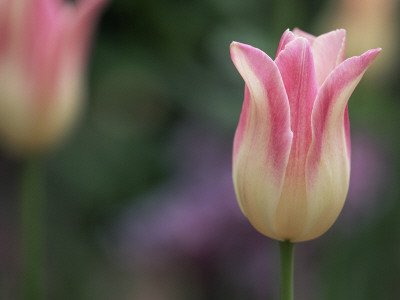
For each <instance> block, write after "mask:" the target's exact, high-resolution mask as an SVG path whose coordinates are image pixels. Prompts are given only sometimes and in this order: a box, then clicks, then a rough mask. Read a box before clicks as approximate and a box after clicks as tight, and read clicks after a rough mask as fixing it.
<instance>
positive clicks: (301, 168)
mask: <svg viewBox="0 0 400 300" xmlns="http://www.w3.org/2000/svg"><path fill="white" fill-rule="evenodd" d="M276 64H277V66H278V68H279V71H280V73H281V75H282V79H283V82H284V85H285V89H286V93H287V95H288V99H289V105H290V126H291V130H292V132H293V142H292V146H291V150H290V156H289V162H288V165H287V168H286V173H285V181H284V186H283V191H282V195H281V198H280V200H279V204H278V208H277V212H276V219H275V226H276V230H277V232H278V234H279V235H280V236H283V237H285V238H286V239H288V240H290V239H293V238H295V237H296V236H297V235H298V234H300V233H301V232H302V229H303V226H304V224H305V219H306V215H307V195H306V184H305V163H306V159H307V153H308V149H309V147H310V144H311V138H312V136H311V112H312V108H313V104H314V100H315V97H316V95H317V91H318V83H317V80H316V76H315V69H314V59H313V55H312V51H311V47H310V44H309V42H308V41H307V40H306V39H305V38H296V39H295V40H294V41H292V42H290V43H289V44H288V45H287V46H286V47H285V49H284V50H283V51H281V52H280V54H279V55H278V57H277V59H276Z"/></svg>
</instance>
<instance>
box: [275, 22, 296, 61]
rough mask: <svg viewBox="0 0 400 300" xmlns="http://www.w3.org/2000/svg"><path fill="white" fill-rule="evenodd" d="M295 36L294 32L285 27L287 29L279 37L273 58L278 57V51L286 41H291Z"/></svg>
mask: <svg viewBox="0 0 400 300" xmlns="http://www.w3.org/2000/svg"><path fill="white" fill-rule="evenodd" d="M295 38H296V37H295V36H294V34H293V33H292V32H291V31H290V30H289V29H287V30H286V31H285V32H284V33H283V34H282V37H281V39H280V41H279V46H278V50H277V51H276V56H275V58H276V57H278V55H279V53H280V52H281V51H282V50H283V49H285V47H286V45H287V44H288V43H290V42H291V41H293V40H294V39H295Z"/></svg>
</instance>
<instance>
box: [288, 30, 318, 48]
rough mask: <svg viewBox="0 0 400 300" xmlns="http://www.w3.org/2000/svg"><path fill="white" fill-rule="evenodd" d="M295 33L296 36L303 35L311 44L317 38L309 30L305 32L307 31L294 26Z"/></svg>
mask: <svg viewBox="0 0 400 300" xmlns="http://www.w3.org/2000/svg"><path fill="white" fill-rule="evenodd" d="M293 34H294V35H295V36H298V37H303V38H305V39H307V41H308V42H309V43H310V45H312V44H313V43H314V40H315V39H316V37H315V36H313V35H312V34H310V33H308V32H305V31H303V30H301V29H299V28H294V29H293Z"/></svg>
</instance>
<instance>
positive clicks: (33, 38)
mask: <svg viewBox="0 0 400 300" xmlns="http://www.w3.org/2000/svg"><path fill="white" fill-rule="evenodd" d="M104 3H105V0H80V1H77V3H72V2H66V1H64V0H18V1H17V0H0V135H1V139H2V142H3V144H4V145H5V146H6V147H8V148H9V149H11V150H12V151H16V152H37V151H42V150H45V149H46V148H47V147H50V146H52V145H53V144H55V143H56V142H57V141H58V140H60V139H61V138H62V137H63V136H64V135H65V133H66V132H67V131H68V129H69V128H70V127H71V126H72V125H73V124H74V122H75V120H76V117H77V115H78V113H79V110H80V107H81V104H82V98H83V97H84V94H85V84H84V71H85V66H86V60H87V56H88V46H89V44H90V38H91V35H92V30H93V26H94V22H95V21H96V18H97V16H98V14H99V12H100V10H101V8H102V7H103V5H104Z"/></svg>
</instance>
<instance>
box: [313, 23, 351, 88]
mask: <svg viewBox="0 0 400 300" xmlns="http://www.w3.org/2000/svg"><path fill="white" fill-rule="evenodd" d="M312 51H313V55H314V64H315V72H316V74H317V80H318V83H319V85H322V83H323V82H324V81H325V79H326V77H327V76H328V75H329V73H330V72H332V71H333V70H334V69H335V68H336V66H338V65H339V64H340V63H342V62H343V61H344V59H345V55H346V31H345V30H344V29H338V30H335V31H331V32H328V33H326V34H323V35H320V36H318V37H317V38H316V39H315V40H314V42H313V43H312Z"/></svg>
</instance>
